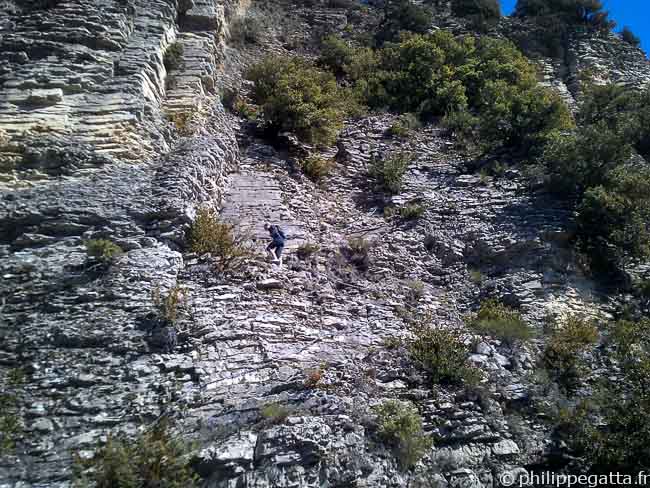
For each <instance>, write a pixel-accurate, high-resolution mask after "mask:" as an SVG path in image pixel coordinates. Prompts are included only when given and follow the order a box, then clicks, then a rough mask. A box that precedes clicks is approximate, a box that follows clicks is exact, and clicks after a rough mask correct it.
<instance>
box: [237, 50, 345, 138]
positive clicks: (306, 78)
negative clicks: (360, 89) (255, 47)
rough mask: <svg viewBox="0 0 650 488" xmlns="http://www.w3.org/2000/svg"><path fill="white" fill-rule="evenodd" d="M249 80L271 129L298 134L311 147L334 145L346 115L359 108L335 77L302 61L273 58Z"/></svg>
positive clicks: (257, 67)
mask: <svg viewBox="0 0 650 488" xmlns="http://www.w3.org/2000/svg"><path fill="white" fill-rule="evenodd" d="M247 77H248V79H249V80H251V81H252V82H253V92H252V95H253V98H254V101H255V102H256V103H257V104H259V105H260V106H261V108H262V113H263V116H264V120H265V121H266V123H267V124H268V126H269V128H270V129H271V130H273V131H275V132H279V131H283V130H287V131H291V132H294V133H295V134H296V135H297V136H298V137H299V138H301V139H302V140H304V141H306V142H308V143H314V144H323V145H331V144H333V143H334V142H335V140H336V136H337V135H338V132H339V130H340V129H341V128H342V127H343V120H344V119H345V117H346V115H348V114H349V113H350V112H351V111H352V109H354V108H356V107H357V104H356V101H355V100H354V99H353V97H352V95H351V93H350V92H348V91H347V90H344V89H342V88H340V87H339V86H338V85H337V83H336V79H335V77H334V76H333V75H332V74H331V73H328V72H325V71H322V70H320V69H318V68H316V67H315V66H314V65H313V64H311V63H310V62H309V61H306V60H304V59H301V58H297V57H283V56H269V57H267V58H265V59H263V60H262V61H261V62H259V63H257V64H256V65H254V66H253V67H252V68H251V69H250V70H249V71H248V73H247Z"/></svg>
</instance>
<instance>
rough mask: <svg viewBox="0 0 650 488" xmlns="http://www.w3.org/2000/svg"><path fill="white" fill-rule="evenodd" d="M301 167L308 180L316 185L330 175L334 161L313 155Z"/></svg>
mask: <svg viewBox="0 0 650 488" xmlns="http://www.w3.org/2000/svg"><path fill="white" fill-rule="evenodd" d="M300 166H301V168H302V172H303V173H304V174H305V176H306V177H307V178H309V179H310V180H312V181H313V182H315V183H318V182H320V181H322V179H323V178H325V177H326V176H327V175H329V174H330V171H331V170H332V167H333V166H334V161H332V160H331V159H327V158H324V157H321V156H317V155H315V154H312V155H311V156H308V157H306V158H305V159H304V160H302V161H301V163H300Z"/></svg>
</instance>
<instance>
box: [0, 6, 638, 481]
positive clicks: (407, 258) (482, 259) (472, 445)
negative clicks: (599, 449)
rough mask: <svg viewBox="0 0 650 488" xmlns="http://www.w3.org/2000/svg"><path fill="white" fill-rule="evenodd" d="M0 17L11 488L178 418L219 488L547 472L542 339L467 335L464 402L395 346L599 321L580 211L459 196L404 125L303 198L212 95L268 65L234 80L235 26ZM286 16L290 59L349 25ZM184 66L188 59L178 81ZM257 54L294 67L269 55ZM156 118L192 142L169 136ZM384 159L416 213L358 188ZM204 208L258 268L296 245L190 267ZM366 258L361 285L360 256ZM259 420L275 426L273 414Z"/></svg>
mask: <svg viewBox="0 0 650 488" xmlns="http://www.w3.org/2000/svg"><path fill="white" fill-rule="evenodd" d="M333 3H336V2H333ZM0 5H2V7H0V8H4V9H5V12H6V13H7V17H6V19H2V20H0V29H2V30H1V31H0V33H1V34H2V38H1V40H0V48H1V49H0V57H2V60H3V63H1V64H0V81H1V82H2V89H1V90H0V96H1V97H3V98H2V102H1V104H0V146H2V148H3V149H2V151H3V152H2V154H1V155H0V158H2V162H3V164H4V165H5V166H3V168H2V171H1V172H2V173H3V175H4V176H3V177H4V178H5V180H6V181H7V182H11V184H12V185H14V186H15V188H13V189H11V190H8V189H5V190H4V191H3V192H2V198H1V199H0V277H2V281H1V282H0V313H1V317H0V319H1V321H0V334H1V336H2V337H1V338H2V340H1V341H0V378H5V377H7V374H8V373H9V372H10V371H12V370H14V369H16V368H23V370H24V372H25V375H26V380H25V383H24V384H23V385H22V386H21V387H20V388H19V389H18V390H19V391H18V393H17V395H18V405H19V407H18V410H19V416H20V419H21V423H22V424H23V426H24V432H23V433H22V434H21V435H20V436H19V438H18V439H17V446H16V449H15V450H14V451H13V452H12V453H11V455H7V456H3V457H2V458H0V486H2V487H3V488H4V487H5V486H7V487H10V486H11V487H26V486H33V487H39V488H41V487H42V488H45V487H48V488H52V487H56V488H58V487H61V488H63V487H68V486H70V480H71V478H72V474H71V465H72V456H73V454H74V453H77V454H79V455H80V456H81V457H82V458H88V457H91V456H92V455H93V452H94V451H95V450H96V449H97V446H98V445H101V443H102V442H103V441H104V440H105V439H106V436H107V435H108V434H109V433H112V434H116V433H125V434H127V435H131V434H133V433H135V432H136V431H137V430H138V429H141V428H142V427H143V426H144V425H148V424H149V423H150V422H151V421H153V420H154V419H156V418H158V417H159V416H161V415H163V414H166V415H168V416H170V417H172V418H173V419H174V420H175V433H176V434H178V435H181V436H182V437H183V438H185V439H188V440H191V441H196V443H197V444H196V445H197V447H196V449H195V451H194V452H193V465H194V466H195V467H196V469H197V471H198V472H199V473H200V474H201V475H202V476H203V477H204V479H205V486H210V487H215V488H232V487H234V486H237V487H258V488H276V487H277V488H279V487H320V486H323V484H324V483H329V484H330V485H332V486H367V487H396V488H397V487H402V486H412V487H430V486H440V487H445V486H447V487H471V488H483V487H485V488H488V487H494V486H498V479H499V477H500V476H501V475H503V474H504V473H508V474H511V473H515V474H516V473H519V472H521V471H522V469H523V467H524V466H530V465H533V464H535V463H538V462H540V459H543V455H544V453H545V452H547V451H548V450H549V449H550V447H551V445H552V440H551V439H550V438H549V430H548V426H547V425H546V422H545V421H544V419H540V418H539V417H536V416H529V415H528V412H529V407H530V405H531V404H532V403H533V401H534V399H535V398H536V397H540V396H543V397H544V400H546V399H547V396H549V395H550V393H547V392H543V393H540V391H539V388H538V386H537V385H536V384H535V383H534V381H533V380H532V378H533V377H534V374H535V371H536V368H537V366H538V364H537V363H536V357H537V356H538V354H539V351H540V349H541V347H543V339H542V336H541V334H540V335H539V336H537V337H536V338H535V339H533V340H532V341H530V342H529V343H527V344H515V345H508V344H505V343H503V342H501V341H499V340H496V339H492V338H480V337H478V336H477V335H475V334H474V333H472V332H471V331H469V330H466V336H465V337H464V340H466V341H467V343H468V344H469V345H471V356H470V360H471V362H472V363H473V364H474V365H476V366H478V367H480V368H481V370H482V371H483V373H484V381H483V382H482V384H481V385H480V387H479V388H476V389H468V390H466V389H464V388H455V387H446V386H441V385H432V384H431V381H430V380H429V379H428V378H427V377H426V376H425V375H424V374H423V372H422V371H421V370H420V369H419V368H416V367H415V364H414V363H413V361H412V360H410V359H409V352H408V350H407V348H406V347H404V345H403V344H402V345H399V341H397V340H396V338H408V337H410V334H411V329H410V326H409V323H410V322H409V320H408V319H409V317H411V316H417V317H428V318H429V319H430V321H431V323H433V324H435V325H436V326H439V327H464V316H465V314H467V313H468V312H469V311H471V310H472V309H474V308H475V307H476V305H477V303H478V302H479V301H480V300H481V299H482V298H484V297H497V298H499V299H500V300H502V301H504V302H506V303H508V304H511V305H515V306H518V307H520V308H521V310H522V312H523V313H524V315H525V317H526V319H527V320H528V321H529V322H530V324H531V325H532V326H533V327H534V328H536V329H537V330H540V331H541V330H542V328H543V324H544V320H545V319H546V318H547V317H548V316H549V315H563V314H572V313H584V314H593V313H596V312H598V311H600V310H607V308H606V307H605V306H603V304H602V303H601V299H603V297H602V296H601V295H599V292H598V291H597V290H596V289H595V288H594V285H593V283H592V282H591V281H590V280H588V279H587V278H585V277H584V276H582V275H581V274H580V272H579V270H578V269H576V267H575V260H574V259H573V256H572V251H571V247H570V246H569V245H568V239H569V234H570V230H571V227H572V223H573V215H572V212H571V210H570V208H569V206H568V205H565V204H562V203H560V202H557V201H553V200H551V199H548V198H545V197H544V196H543V195H538V194H536V193H534V192H531V191H530V190H529V189H527V188H526V187H525V184H526V182H525V180H524V179H523V178H522V176H521V175H520V174H519V172H518V171H516V170H513V169H509V170H507V171H506V172H505V173H504V174H503V175H501V176H500V177H498V178H496V177H491V176H488V175H483V176H479V175H476V174H470V173H471V172H472V171H471V170H470V169H469V167H470V166H471V165H472V164H473V163H475V161H470V160H468V158H467V157H466V155H464V154H463V152H462V151H459V150H458V148H457V147H455V144H454V141H453V140H451V139H450V138H449V137H448V135H447V134H446V133H445V131H444V130H442V129H440V128H438V127H436V126H428V127H425V128H422V129H418V130H416V131H414V133H413V134H411V135H410V136H409V137H408V138H404V139H402V138H396V137H392V136H390V135H389V130H388V129H389V128H390V126H391V125H392V124H393V123H394V122H395V120H396V119H395V117H394V116H392V115H379V116H368V117H365V118H363V119H360V120H354V121H350V122H348V124H347V125H346V127H345V129H344V130H343V132H342V133H341V137H340V138H339V141H338V145H337V147H334V148H329V149H328V150H327V151H324V152H323V153H322V155H323V156H325V157H332V158H334V157H336V165H335V166H334V168H333V170H332V173H331V174H330V175H329V176H327V177H326V178H325V179H324V181H323V182H321V183H320V184H319V185H316V184H314V183H313V182H311V181H310V180H308V179H307V178H305V177H304V176H302V175H301V174H300V172H299V171H297V164H296V161H295V159H294V157H293V155H291V154H290V151H289V150H288V149H287V147H284V146H282V145H281V144H279V141H275V142H276V146H277V147H273V146H272V145H271V144H270V143H268V141H266V142H265V141H263V140H261V139H259V138H257V137H255V136H254V135H252V134H251V131H250V128H251V127H250V125H249V124H248V123H247V122H246V121H244V120H239V119H236V118H235V117H234V116H232V115H230V114H226V113H225V112H224V111H223V109H222V108H221V106H220V104H219V103H215V102H214V99H213V97H211V95H212V94H213V90H214V86H215V80H216V82H217V84H219V83H222V82H223V80H222V79H220V76H221V75H220V72H221V70H222V69H225V70H226V72H225V73H224V75H223V78H225V79H226V80H228V81H229V82H232V84H233V85H239V84H241V79H240V70H241V68H243V66H239V65H238V64H237V63H239V62H242V61H241V60H251V59H256V58H258V57H259V56H260V55H261V51H262V49H263V48H262V47H261V46H260V45H255V46H252V47H249V48H246V47H241V48H240V50H237V49H234V48H232V47H230V48H229V49H230V56H229V57H227V58H226V59H229V60H230V61H232V62H233V65H234V66H225V67H222V66H220V62H221V61H220V60H221V59H222V58H221V55H220V49H221V46H220V44H221V43H222V41H223V39H222V37H221V32H225V31H226V30H227V25H225V24H224V18H225V19H227V18H228V14H229V13H233V12H236V11H238V10H239V9H243V8H246V2H241V3H235V2H232V3H216V2H211V1H208V0H194V1H189V2H180V3H179V4H176V3H174V2H171V1H170V2H164V1H161V0H154V1H151V2H148V1H147V2H145V1H144V0H142V1H141V0H137V1H118V0H115V1H114V2H110V1H109V0H106V1H101V2H100V0H94V1H93V2H90V3H88V2H81V1H75V0H71V1H67V2H64V1H59V2H56V1H52V2H42V3H41V2H39V5H40V6H43V5H47V6H49V9H48V10H38V9H34V8H32V7H33V6H35V5H36V3H35V2H21V3H20V5H22V7H20V8H19V7H18V6H17V5H18V2H4V3H2V4H0ZM29 5H32V7H29ZM25 6H27V7H25ZM271 8H274V9H277V12H276V13H275V14H276V15H277V18H279V19H282V20H285V19H286V20H287V21H291V24H290V25H291V28H292V29H293V30H292V32H291V36H292V37H291V39H308V38H309V35H310V33H311V29H312V28H313V24H317V25H318V27H319V28H332V29H334V30H336V29H342V28H344V27H343V26H344V25H345V23H346V22H345V21H346V20H347V17H348V13H347V12H346V11H345V9H342V8H329V7H325V6H322V8H317V9H314V8H312V7H310V6H304V5H302V4H299V5H285V6H284V8H285V9H287V10H286V11H285V10H282V7H281V5H280V4H277V5H276V4H271ZM265 12H268V11H265ZM240 13H241V12H240ZM256 13H257V14H262V13H264V12H256ZM452 20H453V19H452ZM584 42H587V41H586V40H585V41H584ZM593 42H594V43H595V44H593V46H596V47H593V49H594V50H595V51H594V52H595V53H607V56H609V55H610V54H611V53H609V51H608V50H609V49H610V47H607V46H604V45H602V46H600V47H597V46H599V44H598V43H599V42H600V41H598V40H595V41H593ZM174 43H177V44H176V45H177V46H178V45H180V46H182V49H177V50H176V52H179V53H182V54H180V55H179V59H177V63H175V65H176V68H174V69H173V70H172V71H171V73H167V72H166V70H165V68H164V62H163V61H164V54H163V53H164V52H165V51H166V50H167V49H168V47H169V46H171V45H172V44H174ZM590 45H592V44H590ZM611 45H612V46H618V44H616V42H615V41H614V40H612V41H611ZM265 48H268V50H269V51H273V52H278V51H282V49H283V48H282V44H281V43H280V42H279V41H278V40H277V39H270V40H269V45H268V46H265ZM580 49H587V48H586V47H584V46H583V47H581V48H580ZM611 49H618V48H617V47H616V48H611ZM21 53H22V54H21ZM602 55H603V56H604V55H605V54H602ZM576 56H582V54H576ZM597 56H601V54H597ZM608 59H609V57H607V58H603V59H600V58H596V57H595V58H593V59H592V61H594V62H597V63H598V64H599V65H602V66H610V67H609V68H607V69H609V70H610V71H611V72H612V73H613V72H614V71H612V70H618V73H620V77H619V78H621V79H623V78H626V77H633V76H636V75H634V72H635V70H636V71H639V70H641V71H642V70H643V69H645V68H644V66H645V65H644V64H643V63H642V62H641V61H638V63H637V64H636V65H632V64H626V65H625V69H622V68H621V67H617V65H616V64H615V62H614V61H609V60H608ZM549 63H550V64H549V66H550V68H549V69H548V70H547V71H546V74H547V82H549V83H551V84H556V85H557V86H561V85H563V84H564V86H566V84H565V80H566V79H568V77H569V75H568V74H567V73H569V71H568V69H569V68H568V66H567V65H566V64H565V62H564V61H559V60H550V61H549ZM608 63H609V64H608ZM630 66H632V67H630ZM634 66H636V67H634ZM628 67H630V68H629V70H628ZM575 69H577V70H578V71H579V70H581V69H584V66H583V65H580V66H578V67H577V68H575ZM564 70H567V71H566V72H565V71H564ZM560 72H561V73H562V74H561V75H558V74H557V73H560ZM612 76H619V75H616V74H613V75H612ZM235 82H236V83H235ZM75 83H76V84H75ZM71 87H72V88H71ZM566 93H570V92H569V90H568V89H567V90H566ZM188 112H189V113H191V116H190V117H188V118H185V117H184V116H183V114H186V113H188ZM165 114H170V115H171V116H172V120H173V121H174V122H175V123H176V124H177V125H178V127H177V129H178V131H175V132H182V133H185V134H190V133H191V134H190V135H187V136H186V137H182V138H180V139H178V138H175V137H172V135H171V132H170V133H169V134H167V131H166V129H165V124H166V122H165V121H164V120H163V119H164V117H165ZM41 126H43V128H42V129H39V127H41ZM117 126H119V127H120V128H121V129H120V131H118V130H117V129H116V130H115V131H113V129H114V128H115V127H117ZM25 128H31V132H30V131H29V130H23V129H25ZM38 131H40V132H38ZM172 132H174V131H172ZM236 136H237V138H236ZM3 141H4V142H3ZM238 143H239V144H238ZM167 148H170V150H169V151H167ZM391 151H408V152H411V153H413V154H414V155H415V158H414V159H413V161H412V163H411V164H410V165H409V167H408V171H407V173H406V176H405V180H404V188H403V191H402V193H401V194H400V195H399V196H395V197H392V199H390V200H388V199H386V200H384V199H383V198H380V197H377V196H376V195H374V193H373V192H372V191H371V188H370V184H369V180H368V165H369V162H370V160H371V158H372V156H376V155H382V154H387V153H390V152H391ZM161 153H162V154H161ZM149 156H152V157H149ZM133 159H135V160H136V161H137V162H138V164H134V161H132V160H133ZM34 178H40V179H41V180H42V181H39V182H38V183H37V184H36V183H35V182H34V181H31V183H32V186H31V187H28V188H25V187H24V186H26V185H23V184H22V183H24V182H25V181H27V180H33V179H34ZM373 195H374V196H373ZM407 203H414V204H420V205H422V206H423V208H424V213H423V215H422V217H421V218H420V220H418V221H415V222H406V221H404V220H402V219H400V218H399V217H397V216H396V217H394V218H392V219H390V218H386V217H385V216H384V215H382V211H381V207H382V206H384V205H385V204H393V205H396V206H397V207H399V206H402V205H405V204H407ZM201 206H208V207H210V208H213V209H219V210H221V216H222V217H223V218H224V219H225V220H227V221H229V222H231V223H234V224H236V225H237V226H240V227H243V228H249V229H250V230H252V234H253V236H252V237H254V238H255V239H256V240H257V241H258V244H259V247H260V250H261V247H262V246H263V243H264V242H265V238H266V235H265V233H264V231H263V230H262V228H261V225H262V224H263V223H264V222H265V221H272V222H274V223H275V222H277V223H280V225H282V226H283V227H284V228H285V230H286V231H287V234H289V236H290V237H293V239H292V240H290V241H289V242H288V245H287V256H286V261H285V266H284V267H283V268H282V269H279V268H278V267H276V266H272V265H271V264H269V263H266V262H265V261H264V259H263V255H262V254H261V252H260V254H259V255H256V256H253V257H251V258H250V259H249V260H248V261H247V262H246V265H245V266H244V269H243V270H241V271H240V272H238V273H234V275H233V276H230V277H224V276H221V275H219V274H218V273H216V272H215V268H214V267H213V265H212V263H211V261H210V260H209V259H208V258H206V257H205V256H197V255H194V254H191V253H188V252H186V249H185V248H184V246H183V244H184V237H185V232H186V230H187V228H188V225H189V224H190V223H191V222H192V221H193V219H194V217H195V214H196V209H197V208H198V207H201ZM359 237H362V238H364V239H365V240H366V241H367V242H368V243H369V246H368V249H369V251H368V254H369V256H368V263H367V268H368V269H359V268H358V267H356V266H354V265H353V264H351V263H350V262H349V260H348V259H347V258H346V249H347V247H348V246H349V241H350V240H351V239H355V238H359ZM100 238H104V239H110V240H111V241H112V242H114V243H116V244H118V245H119V246H120V247H121V248H122V249H123V250H124V253H123V254H121V255H120V256H118V257H116V258H115V260H114V261H113V263H112V264H111V265H110V266H97V263H94V262H93V261H92V260H90V261H89V260H88V256H87V254H86V250H85V247H84V241H87V240H89V239H100ZM305 244H308V245H305ZM362 268H363V267H362ZM413 283H420V284H421V286H422V289H421V292H420V293H419V294H418V295H417V296H414V295H413V293H412V290H411V285H412V284H413ZM175 287H180V288H179V289H180V290H182V295H183V297H184V300H183V302H182V304H181V306H180V307H179V309H178V318H177V321H176V324H175V326H174V331H173V333H170V330H169V329H170V328H169V327H165V328H164V330H161V329H160V327H158V325H159V321H158V320H157V319H156V316H157V315H156V314H158V313H159V312H158V311H157V308H156V305H155V303H154V300H153V298H152V297H153V296H155V295H156V291H158V292H159V293H160V294H163V295H164V294H165V293H167V292H168V291H170V290H172V289H174V288H175ZM2 386H3V388H2V389H3V390H4V386H5V385H2ZM395 398H398V399H401V400H408V401H411V402H413V403H414V404H415V405H416V406H417V408H418V411H419V412H420V414H421V416H422V418H423V423H424V431H425V433H426V434H427V435H430V436H432V437H434V438H435V444H434V446H433V447H432V448H431V449H430V450H428V451H427V452H426V453H425V456H424V457H423V459H422V461H421V462H419V463H417V464H416V466H415V467H414V468H413V469H404V468H403V467H401V466H400V464H399V462H398V460H397V458H396V456H395V453H394V451H393V449H391V447H390V446H387V445H385V444H384V443H383V442H382V441H381V439H380V438H379V437H378V436H377V433H376V432H377V419H376V415H375V413H374V407H375V406H377V405H379V404H380V403H381V402H383V401H385V400H386V399H395ZM268 405H277V406H280V407H281V408H282V409H283V410H282V412H284V414H283V415H282V416H278V417H282V418H276V419H274V418H269V416H268V414H267V415H265V414H264V407H266V406H268Z"/></svg>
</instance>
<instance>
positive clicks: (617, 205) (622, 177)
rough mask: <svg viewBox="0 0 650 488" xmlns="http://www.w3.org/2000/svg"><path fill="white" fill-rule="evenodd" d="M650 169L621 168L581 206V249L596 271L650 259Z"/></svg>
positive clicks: (587, 194)
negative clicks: (634, 260)
mask: <svg viewBox="0 0 650 488" xmlns="http://www.w3.org/2000/svg"><path fill="white" fill-rule="evenodd" d="M648 222H650V169H647V168H628V167H624V166H623V167H620V168H617V169H616V170H614V171H612V172H611V173H610V174H609V177H608V181H607V183H606V185H605V186H603V185H601V186H596V187H593V188H589V189H588V190H587V191H586V192H585V194H584V196H583V198H582V201H581V203H580V205H579V206H578V216H577V225H578V236H579V246H580V248H581V250H583V252H586V253H587V254H588V255H589V256H590V259H591V263H592V266H593V268H594V270H595V271H601V272H608V271H610V270H611V269H612V268H613V267H615V266H616V265H617V264H618V263H623V262H625V261H626V260H628V259H630V258H634V259H636V258H647V257H649V256H650V230H649V229H648Z"/></svg>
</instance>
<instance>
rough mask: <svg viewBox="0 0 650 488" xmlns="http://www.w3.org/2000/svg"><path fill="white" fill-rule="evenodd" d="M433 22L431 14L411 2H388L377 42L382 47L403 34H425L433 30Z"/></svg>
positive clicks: (398, 0)
mask: <svg viewBox="0 0 650 488" xmlns="http://www.w3.org/2000/svg"><path fill="white" fill-rule="evenodd" d="M432 22H433V19H432V16H431V12H430V11H429V10H428V9H426V8H424V7H420V6H419V5H415V4H414V3H411V1H410V0H386V2H385V5H384V16H383V18H382V21H381V23H380V24H379V28H378V29H377V33H376V34H375V42H376V43H377V45H379V46H381V45H383V44H384V43H385V42H394V41H397V40H398V39H399V36H400V33H402V32H414V33H418V34H423V33H425V32H427V31H428V30H429V29H430V28H431V24H432Z"/></svg>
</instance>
